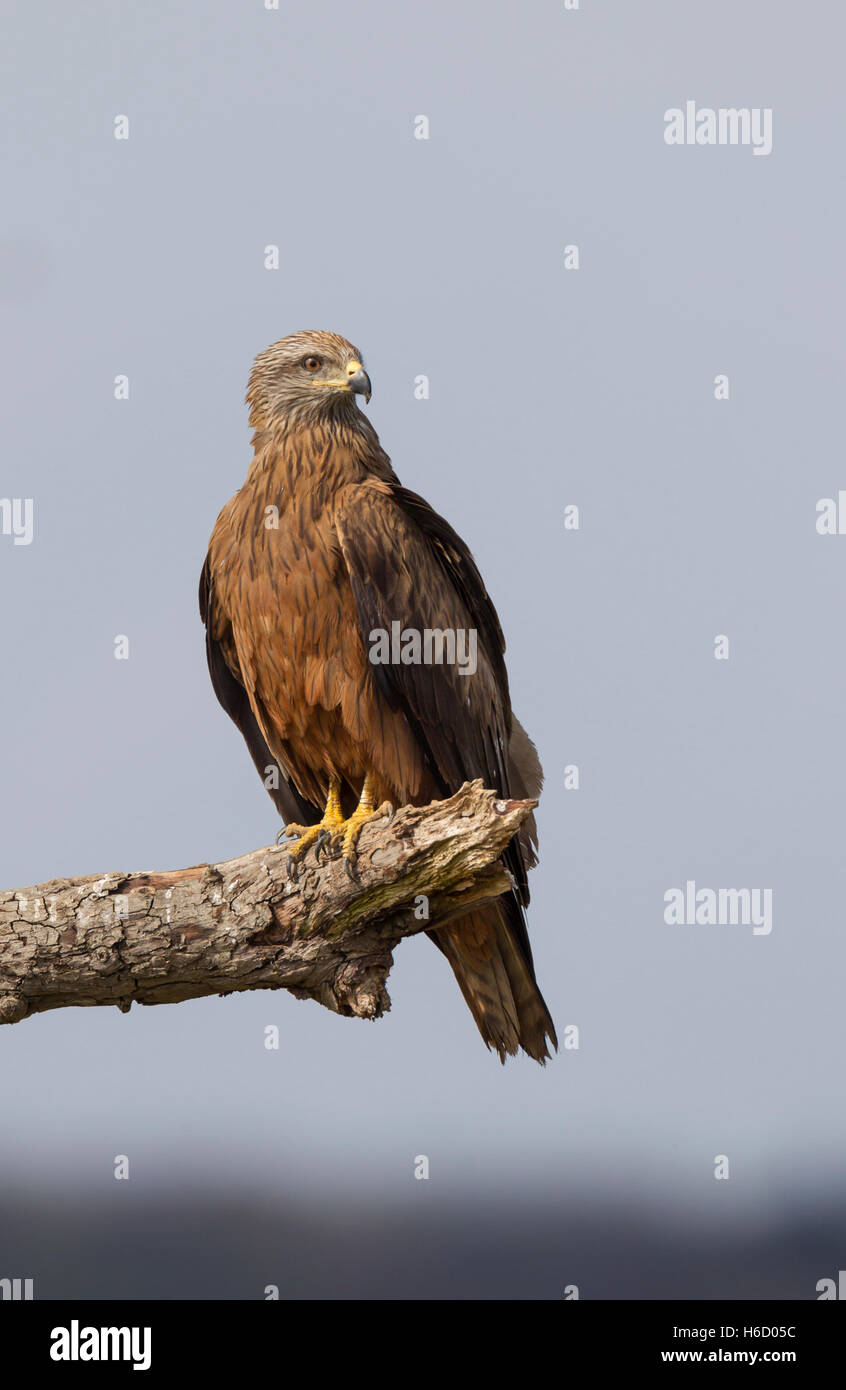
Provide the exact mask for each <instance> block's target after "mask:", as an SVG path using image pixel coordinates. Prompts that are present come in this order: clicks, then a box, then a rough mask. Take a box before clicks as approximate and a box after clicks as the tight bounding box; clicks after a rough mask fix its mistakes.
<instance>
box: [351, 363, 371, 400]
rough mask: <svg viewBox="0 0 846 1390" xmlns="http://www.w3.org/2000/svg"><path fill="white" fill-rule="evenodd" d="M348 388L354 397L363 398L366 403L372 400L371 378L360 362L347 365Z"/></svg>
mask: <svg viewBox="0 0 846 1390" xmlns="http://www.w3.org/2000/svg"><path fill="white" fill-rule="evenodd" d="M347 386H348V387H349V389H350V391H352V393H353V395H354V396H363V397H364V399H365V401H369V400H370V395H371V388H370V377H369V376H368V375H367V373H366V371H365V370H364V368H363V367H362V365H361V363H360V362H349V363H348V364H347Z"/></svg>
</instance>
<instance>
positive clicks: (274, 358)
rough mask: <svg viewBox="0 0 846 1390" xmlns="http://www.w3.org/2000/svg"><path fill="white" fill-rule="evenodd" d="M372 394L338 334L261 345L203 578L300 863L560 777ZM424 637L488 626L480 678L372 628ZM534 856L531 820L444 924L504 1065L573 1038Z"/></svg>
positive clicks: (250, 730) (216, 637) (491, 626)
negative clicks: (480, 790) (462, 804)
mask: <svg viewBox="0 0 846 1390" xmlns="http://www.w3.org/2000/svg"><path fill="white" fill-rule="evenodd" d="M359 394H364V395H365V396H366V398H367V399H368V400H369V399H370V379H369V377H368V375H367V373H366V372H365V370H364V368H363V366H362V364H361V354H360V353H359V352H358V350H357V349H356V348H354V347H353V346H352V344H350V343H348V342H347V341H346V339H344V338H341V337H339V336H338V335H337V334H335V333H324V332H316V331H315V332H303V333H294V334H291V335H290V337H287V338H282V339H281V341H280V342H278V343H274V344H273V345H272V346H271V347H269V348H267V349H266V351H264V352H262V353H259V355H258V357H257V358H256V360H255V365H254V367H253V371H252V374H251V376H250V383H249V388H248V391H247V401H248V403H249V406H250V424H251V425H252V426H253V428H254V430H255V434H254V436H253V448H254V457H253V460H252V463H251V464H250V469H249V472H248V475H247V480H246V482H245V483H244V485H243V487H242V488H240V490H239V491H238V492H237V493H236V494H235V496H234V497H233V498H232V499H231V501H229V502H228V503H227V504H226V506H225V507H224V508H223V511H222V512H221V513H220V516H219V517H218V519H217V522H216V524H215V527H214V531H213V533H212V537H211V541H210V544H209V552H208V556H207V558H206V563H205V566H204V568H203V573H202V577H201V580H200V612H201V615H202V618H203V621H204V622H205V625H206V649H207V654H208V663H209V670H210V672H211V678H212V682H213V685H214V689H215V692H216V694H217V697H218V699H219V700H220V703H221V704H222V705H223V708H224V709H225V710H226V712H227V713H228V714H229V715H230V716H231V717H232V719H233V720H234V721H235V723H236V724H237V725H238V728H239V729H240V730H241V733H242V734H243V736H244V738H245V740H246V742H247V746H248V748H249V750H250V753H251V754H252V757H253V760H254V762H255V764H256V767H257V768H258V769H259V772H260V773H261V775H262V777H264V776H265V772H266V769H267V768H268V767H269V766H271V765H272V764H273V763H276V764H277V765H278V768H279V769H280V772H281V776H280V778H279V785H278V787H277V788H274V789H273V790H271V796H272V797H273V800H274V802H275V804H276V806H277V808H278V810H279V812H280V814H281V815H282V817H283V819H284V820H285V821H286V822H289V823H290V822H298V823H299V824H297V825H296V826H294V827H293V828H294V829H295V830H296V831H297V833H299V834H300V839H299V841H298V843H296V844H295V845H294V847H293V849H292V854H293V856H294V857H295V858H297V857H300V856H301V855H302V854H303V853H304V852H305V851H306V850H307V849H308V847H309V846H310V845H312V844H313V843H314V842H315V840H316V839H317V838H318V837H319V836H322V832H328V833H329V834H331V835H332V836H338V837H339V838H340V839H341V841H342V850H343V853H344V855H345V856H347V857H348V858H352V857H353V856H354V853H355V840H356V837H357V835H358V831H359V828H360V826H361V825H362V824H363V822H364V821H366V820H367V819H368V817H369V816H371V815H373V814H374V812H375V810H376V808H377V807H378V806H379V804H380V802H382V801H388V802H392V803H394V804H395V805H396V806H402V805H408V804H418V805H425V804H426V803H428V802H429V801H431V800H432V799H433V798H437V797H444V796H448V795H450V794H451V793H452V792H454V791H457V790H458V788H459V787H460V786H461V785H462V783H464V782H467V781H471V780H472V779H474V778H477V777H480V778H481V779H482V781H483V783H484V785H485V786H486V787H491V788H494V789H495V790H497V791H498V792H499V793H500V795H501V796H503V797H506V798H507V797H525V796H537V795H538V793H539V791H540V787H541V780H542V773H541V768H540V763H539V761H538V758H537V753H536V752H535V748H534V745H533V744H532V742H531V740H530V739H529V737H528V735H527V734H526V732H525V730H524V729H523V728H522V726H521V725H520V724H519V723H518V721H517V720H516V718H515V717H514V715H513V714H512V712H511V704H510V700H509V695H508V678H507V675H506V671H505V662H504V656H503V653H504V650H505V642H504V639H503V636H502V630H501V628H500V625H499V619H498V618H497V615H496V611H495V609H494V606H493V604H492V602H491V600H490V598H489V597H488V594H487V592H486V590H485V586H484V584H483V582H482V578H481V576H480V574H479V571H478V569H477V568H476V565H475V562H474V560H473V557H472V555H471V554H470V551H469V550H468V548H467V546H466V545H465V544H464V542H463V541H462V540H461V539H460V537H459V536H457V535H456V533H455V531H453V529H452V527H451V526H450V525H449V524H448V523H447V522H446V521H444V519H443V518H442V517H440V516H438V514H437V513H436V512H434V511H433V510H432V508H431V507H430V506H429V505H428V503H427V502H425V501H424V500H423V498H422V497H418V496H417V494H416V493H414V492H409V491H408V490H407V489H406V488H404V487H402V486H401V484H400V482H399V479H398V478H397V476H396V474H395V473H394V471H393V469H392V467H391V463H390V460H389V458H388V456H387V454H386V453H385V452H384V450H383V449H382V447H381V445H380V444H379V439H378V436H377V434H376V432H375V430H374V429H373V426H372V425H371V424H370V421H369V420H368V419H367V417H366V415H364V414H363V413H362V411H360V410H359V409H358V406H357V404H356V395H359ZM406 631H411V632H416V633H418V634H423V633H425V632H426V631H428V632H435V633H441V634H443V633H444V632H450V633H453V634H471V633H472V634H475V637H474V638H473V640H474V641H475V643H476V648H475V671H474V672H473V673H472V674H470V673H469V662H465V666H464V669H462V666H461V665H459V664H458V663H457V662H455V661H453V662H452V663H450V662H447V663H444V662H440V663H439V662H438V661H437V657H435V660H434V661H432V662H431V664H426V662H425V660H419V661H417V662H411V663H409V664H405V662H403V661H402V660H400V661H399V662H397V661H396V660H388V661H386V662H381V663H380V662H375V663H374V661H373V660H372V659H371V653H372V649H373V642H374V637H373V634H374V633H378V632H382V633H388V634H396V633H397V632H406ZM469 640H470V639H469V637H467V636H465V641H466V642H467V643H468V646H469ZM466 652H467V648H465V653H466ZM393 655H394V657H395V656H396V648H394V653H393ZM323 837H324V838H325V836H323ZM535 850H536V838H535V827H534V820H533V819H532V820H531V821H530V822H527V824H526V826H524V828H523V831H522V832H521V834H520V835H519V836H518V837H516V838H515V840H514V841H512V843H511V845H509V847H508V849H507V850H506V852H505V855H504V862H505V864H506V866H507V868H508V869H509V871H510V874H511V879H512V884H513V889H512V891H511V892H510V893H509V894H506V895H504V896H503V897H502V898H500V899H499V900H498V902H497V903H496V904H495V905H494V906H492V907H490V908H486V909H484V910H479V911H476V912H473V913H471V914H469V915H468V916H466V917H463V918H461V919H460V920H457V921H454V922H451V923H448V924H447V925H445V926H443V927H440V928H438V929H437V930H433V931H431V932H430V933H429V935H430V936H431V938H432V940H433V941H434V942H435V943H436V945H437V946H439V947H440V949H441V950H442V951H443V952H444V954H445V955H446V957H447V959H448V960H449V963H450V965H451V966H452V969H453V971H454V972H455V975H456V978H457V980H458V983H459V985H460V986H461V990H462V992H463V994H464V998H465V999H466V1001H467V1003H468V1005H469V1006H470V1010H471V1012H472V1014H473V1017H474V1019H475V1020H476V1023H477V1025H478V1027H479V1031H480V1032H481V1034H482V1037H483V1038H484V1040H485V1042H486V1044H487V1045H488V1046H489V1047H493V1048H494V1049H495V1050H496V1051H497V1052H498V1053H499V1056H500V1059H501V1060H503V1061H504V1060H505V1056H506V1054H513V1053H515V1052H516V1051H517V1048H518V1047H522V1048H523V1049H524V1050H525V1051H526V1052H527V1053H528V1054H529V1055H530V1056H531V1057H534V1058H535V1059H536V1060H537V1061H539V1062H542V1061H544V1059H545V1058H547V1057H548V1056H549V1053H548V1051H547V1040H549V1041H551V1042H552V1044H553V1046H556V1047H557V1041H556V1037H555V1029H554V1027H553V1023H552V1019H551V1018H550V1015H549V1012H548V1010H547V1007H546V1005H545V1003H544V1001H543V998H542V996H541V993H540V991H539V989H538V987H537V983H536V981H535V974H534V968H533V965H532V954H531V948H530V946H529V937H528V933H527V930H526V922H525V915H524V908H525V906H526V904H527V903H528V901H529V891H528V886H527V881H526V874H527V870H528V869H529V868H530V867H531V866H532V865H533V864H534V863H535V862H536V856H535Z"/></svg>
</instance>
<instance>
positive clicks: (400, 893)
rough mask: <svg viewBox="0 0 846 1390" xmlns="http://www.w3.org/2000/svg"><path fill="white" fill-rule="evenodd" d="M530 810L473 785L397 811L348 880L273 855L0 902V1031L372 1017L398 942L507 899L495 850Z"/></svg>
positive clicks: (381, 825) (309, 860)
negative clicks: (308, 1004)
mask: <svg viewBox="0 0 846 1390" xmlns="http://www.w3.org/2000/svg"><path fill="white" fill-rule="evenodd" d="M535 804H536V803H535V802H534V801H507V802H506V801H501V800H499V799H498V798H497V796H496V793H495V792H492V791H486V790H485V789H484V788H483V786H482V783H481V782H473V783H468V784H466V785H465V786H463V787H462V788H461V790H460V791H459V792H457V793H456V794H455V796H452V797H450V798H449V800H448V801H436V802H433V803H432V805H431V806H423V807H412V806H407V807H405V808H404V809H403V810H401V811H399V812H398V814H397V815H396V816H395V817H394V819H393V820H392V821H390V822H388V820H387V818H383V819H381V820H374V821H372V822H370V823H369V824H368V825H366V826H365V827H364V829H363V831H362V833H361V837H360V840H359V845H358V860H357V877H356V879H355V880H352V879H351V878H350V877H349V875H348V874H347V872H346V870H345V867H344V864H343V862H342V861H341V860H340V859H339V858H328V859H327V858H325V857H324V856H321V858H320V859H319V860H318V859H316V858H315V854H314V851H313V850H310V851H309V852H308V854H307V855H306V856H305V858H304V859H303V861H302V863H301V864H300V865H299V869H298V873H297V877H296V879H293V878H291V877H290V876H289V874H288V862H289V855H288V852H287V850H286V849H285V847H284V845H279V846H276V845H274V846H270V847H269V848H266V849H258V850H254V851H253V852H252V853H250V854H245V855H242V856H241V857H240V858H238V859H230V860H228V861H227V862H225V863H222V864H197V865H195V866H194V867H193V868H190V869H176V870H174V871H172V872H169V873H133V874H120V873H108V874H103V875H102V876H100V877H96V876H94V875H89V876H88V877H86V878H62V879H52V880H51V881H50V882H49V883H41V884H39V885H37V886H36V887H34V888H19V889H12V890H8V891H5V892H0V1023H17V1022H19V1021H20V1020H21V1019H24V1018H27V1017H28V1016H29V1015H30V1014H35V1013H41V1012H43V1011H44V1010H46V1009H60V1008H66V1007H68V1006H70V1005H93V1004H115V1005H117V1007H118V1008H119V1009H122V1010H124V1011H126V1010H128V1009H129V1007H130V1005H131V1004H132V1002H133V1001H135V1002H136V1003H139V1004H175V1003H178V1002H179V1001H180V1000H182V999H195V998H199V997H201V996H203V995H210V994H228V993H230V992H231V991H233V990H243V989H287V990H289V991H290V992H291V993H292V994H295V995H296V996H297V997H298V998H311V999H316V1000H318V1002H319V1003H321V1004H324V1005H325V1006H326V1007H327V1008H329V1009H333V1010H334V1011H335V1012H336V1013H341V1014H350V1015H354V1016H356V1017H358V1018H378V1017H379V1015H380V1014H382V1013H384V1011H385V1010H386V1009H388V1008H389V1007H390V999H389V997H388V992H387V989H386V980H387V977H388V974H389V973H390V969H391V966H392V964H393V956H392V951H393V948H394V946H395V945H396V944H397V942H398V941H400V940H401V939H402V937H404V936H411V935H413V934H414V933H415V932H419V931H422V930H424V929H426V928H431V927H437V926H438V925H440V924H443V923H444V922H446V921H448V920H449V919H450V918H452V917H455V916H456V915H458V914H460V913H463V912H466V911H467V910H468V908H473V907H478V906H479V905H480V904H482V903H486V902H489V901H491V900H492V899H493V898H496V897H498V896H499V895H500V894H501V893H503V892H504V891H506V890H507V888H508V876H507V874H506V872H505V869H504V868H503V866H502V864H501V863H500V862H499V856H500V854H501V853H502V851H503V849H504V848H505V846H506V845H507V844H508V842H509V840H510V839H511V837H512V836H513V835H514V834H515V832H516V831H517V830H518V829H519V827H520V825H521V824H522V823H523V821H524V820H525V819H526V817H527V816H528V815H529V813H530V812H531V810H532V809H533V807H534V806H535ZM426 912H427V913H428V915H425V913H426Z"/></svg>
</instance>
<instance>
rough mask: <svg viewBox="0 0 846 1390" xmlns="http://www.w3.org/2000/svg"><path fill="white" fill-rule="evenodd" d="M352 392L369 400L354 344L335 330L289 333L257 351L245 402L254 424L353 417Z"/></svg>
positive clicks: (355, 410) (355, 413)
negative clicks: (328, 331) (332, 331)
mask: <svg viewBox="0 0 846 1390" xmlns="http://www.w3.org/2000/svg"><path fill="white" fill-rule="evenodd" d="M356 396H364V398H365V400H367V401H369V400H370V377H369V376H368V375H367V373H366V371H365V370H364V367H363V366H362V364H361V353H360V352H359V350H358V348H355V347H353V345H352V343H348V342H347V340H346V338H342V337H341V336H340V334H338V333H326V332H323V331H322V330H320V329H313V330H307V331H305V332H301V333H291V334H289V335H288V337H287V338H280V339H279V342H278V343H272V344H271V346H270V347H269V348H265V350H264V352H260V353H259V355H258V357H257V358H256V360H255V362H254V363H253V370H252V372H251V373H250V382H249V386H248V387H247V403H248V405H249V407H250V424H251V425H252V426H253V427H254V428H255V429H268V428H273V426H274V425H282V426H286V425H289V424H296V425H314V424H318V423H319V422H320V421H321V420H332V419H343V418H344V417H346V418H347V419H354V418H355V417H356V416H358V418H359V419H361V418H362V417H361V416H360V415H359V413H358V408H357V406H356V403H355V398H356Z"/></svg>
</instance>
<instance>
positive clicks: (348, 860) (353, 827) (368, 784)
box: [341, 772, 394, 875]
mask: <svg viewBox="0 0 846 1390" xmlns="http://www.w3.org/2000/svg"><path fill="white" fill-rule="evenodd" d="M373 782H374V778H373V777H372V776H371V774H370V773H369V772H368V773H367V774H366V776H365V778H364V785H363V787H362V788H361V796H360V797H359V799H358V805H357V806H356V808H355V810H354V811H353V813H352V815H351V816H350V818H349V820H347V821H345V822H344V826H343V831H344V844H343V849H342V851H341V852H342V854H343V856H344V863H345V864H346V866H347V872H348V873H349V874H350V875H352V866H353V864H354V862H355V847H356V844H357V843H358V837H359V835H360V834H361V829H362V826H364V825H366V824H367V822H368V821H369V820H375V819H376V818H377V817H378V816H388V817H390V816H392V815H393V814H394V808H393V806H391V805H389V803H388V802H387V801H386V802H385V803H384V805H382V806H379V807H378V808H377V806H376V794H375V790H374V787H373Z"/></svg>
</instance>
